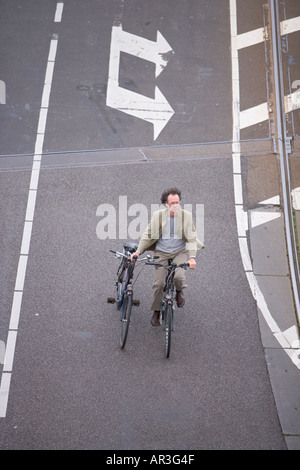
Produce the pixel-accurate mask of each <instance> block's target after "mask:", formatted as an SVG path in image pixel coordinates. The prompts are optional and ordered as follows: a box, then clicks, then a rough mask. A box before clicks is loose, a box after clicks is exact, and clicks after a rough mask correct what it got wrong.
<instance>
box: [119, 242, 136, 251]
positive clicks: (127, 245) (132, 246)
mask: <svg viewBox="0 0 300 470" xmlns="http://www.w3.org/2000/svg"><path fill="white" fill-rule="evenodd" d="M137 247H138V245H137V243H131V242H126V243H124V245H123V248H124V250H125V251H129V252H130V253H134V252H135V251H136V250H137Z"/></svg>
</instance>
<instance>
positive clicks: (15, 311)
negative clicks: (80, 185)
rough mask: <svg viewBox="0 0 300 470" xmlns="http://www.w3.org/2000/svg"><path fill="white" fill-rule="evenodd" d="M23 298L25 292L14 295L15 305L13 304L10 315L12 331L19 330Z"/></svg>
mask: <svg viewBox="0 0 300 470" xmlns="http://www.w3.org/2000/svg"><path fill="white" fill-rule="evenodd" d="M22 297H23V292H17V291H16V292H15V293H14V298H13V304H12V308H11V314H10V323H9V329H10V330H17V329H18V325H19V318H20V311H21V304H22Z"/></svg>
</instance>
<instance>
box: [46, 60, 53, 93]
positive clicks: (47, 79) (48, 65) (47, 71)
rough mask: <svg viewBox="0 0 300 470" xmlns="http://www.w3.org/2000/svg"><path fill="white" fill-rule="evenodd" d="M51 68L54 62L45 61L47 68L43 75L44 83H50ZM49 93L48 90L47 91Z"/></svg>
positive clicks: (51, 76)
mask: <svg viewBox="0 0 300 470" xmlns="http://www.w3.org/2000/svg"><path fill="white" fill-rule="evenodd" d="M53 70H54V62H51V61H48V62H47V69H46V76H45V84H46V85H50V87H51V83H52V78H53ZM49 94H50V91H49Z"/></svg>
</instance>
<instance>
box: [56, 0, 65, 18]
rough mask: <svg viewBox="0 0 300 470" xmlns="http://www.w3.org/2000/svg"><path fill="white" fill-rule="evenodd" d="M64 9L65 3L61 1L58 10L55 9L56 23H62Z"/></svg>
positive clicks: (57, 6)
mask: <svg viewBox="0 0 300 470" xmlns="http://www.w3.org/2000/svg"><path fill="white" fill-rule="evenodd" d="M63 9H64V4H63V3H61V2H59V3H58V4H57V5H56V11H55V16H54V22H55V23H60V22H61V18H62V12H63Z"/></svg>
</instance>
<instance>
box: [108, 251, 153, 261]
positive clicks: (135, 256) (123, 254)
mask: <svg viewBox="0 0 300 470" xmlns="http://www.w3.org/2000/svg"><path fill="white" fill-rule="evenodd" d="M109 251H111V253H114V254H115V255H116V256H117V257H118V258H119V257H120V256H123V258H126V259H128V260H130V259H131V256H128V255H126V254H125V253H121V252H120V251H116V250H109ZM133 260H134V261H145V260H149V255H147V256H146V258H139V257H138V256H137V255H134V257H133Z"/></svg>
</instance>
